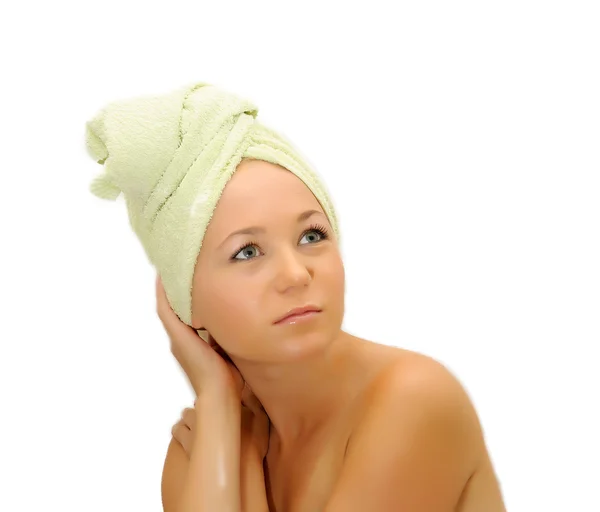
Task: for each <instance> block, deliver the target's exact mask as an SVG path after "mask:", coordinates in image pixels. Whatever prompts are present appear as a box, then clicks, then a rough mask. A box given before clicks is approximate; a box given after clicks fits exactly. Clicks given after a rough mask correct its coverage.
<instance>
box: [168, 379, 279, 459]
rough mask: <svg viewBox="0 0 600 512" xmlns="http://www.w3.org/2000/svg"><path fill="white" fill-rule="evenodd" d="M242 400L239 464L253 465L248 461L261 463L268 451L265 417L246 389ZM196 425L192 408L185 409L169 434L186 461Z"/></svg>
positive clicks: (268, 423) (252, 395)
mask: <svg viewBox="0 0 600 512" xmlns="http://www.w3.org/2000/svg"><path fill="white" fill-rule="evenodd" d="M242 400H243V402H242V424H241V436H242V437H241V445H240V454H241V455H240V458H241V461H240V463H242V464H243V463H245V462H248V463H251V462H254V461H253V460H252V458H255V460H257V461H259V462H260V463H262V461H263V459H264V458H265V456H266V455H267V451H268V449H269V431H270V430H269V429H270V421H269V417H268V416H267V413H266V412H265V410H264V409H263V407H262V404H261V403H260V401H259V400H258V398H256V396H255V395H254V394H253V393H252V391H251V390H250V388H249V387H247V386H246V387H245V388H244V391H243V394H242ZM196 421H197V419H196V410H195V409H194V407H186V408H185V409H184V410H183V411H182V413H181V418H180V419H179V421H178V422H177V423H175V425H173V427H172V428H171V434H172V435H173V437H174V438H175V439H176V440H177V441H178V442H179V444H180V445H181V446H182V447H183V449H184V451H185V453H186V454H187V456H188V458H189V457H190V456H191V454H192V448H193V444H194V432H195V430H196V427H197V426H196Z"/></svg>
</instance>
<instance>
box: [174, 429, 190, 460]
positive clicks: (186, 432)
mask: <svg viewBox="0 0 600 512" xmlns="http://www.w3.org/2000/svg"><path fill="white" fill-rule="evenodd" d="M171 435H172V436H173V438H174V439H175V440H176V441H177V442H178V443H179V444H180V445H181V446H182V448H183V451H185V453H187V455H188V457H189V456H190V454H191V453H192V442H193V440H194V438H193V434H192V431H191V430H190V429H189V428H187V425H185V424H184V423H183V421H179V422H177V423H176V424H175V425H173V428H172V429H171Z"/></svg>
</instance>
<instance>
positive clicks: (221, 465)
mask: <svg viewBox="0 0 600 512" xmlns="http://www.w3.org/2000/svg"><path fill="white" fill-rule="evenodd" d="M196 415H197V421H196V425H197V426H198V428H197V429H196V433H195V437H194V442H193V445H192V453H191V456H190V461H189V465H188V470H187V474H186V476H185V483H184V485H183V491H182V495H181V498H180V500H179V506H178V509H179V510H178V512H216V511H218V512H240V511H241V496H240V421H241V403H240V400H239V398H235V397H234V396H233V395H232V394H229V393H218V392H207V393H204V394H201V395H200V396H198V398H197V399H196ZM263 483H264V482H263Z"/></svg>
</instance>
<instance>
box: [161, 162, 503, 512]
mask: <svg viewBox="0 0 600 512" xmlns="http://www.w3.org/2000/svg"><path fill="white" fill-rule="evenodd" d="M306 211H315V212H316V213H312V214H311V215H310V216H309V217H304V218H303V219H302V220H300V221H298V217H299V214H301V213H303V212H306ZM313 225H316V229H317V231H315V226H313ZM248 226H259V227H262V228H264V229H263V231H262V232H255V233H253V234H238V235H234V236H229V235H230V234H231V233H232V232H233V231H235V230H238V229H241V228H245V227H248ZM321 228H325V231H326V232H327V235H326V236H323V234H322V231H320V229H321ZM365 243H367V244H368V243H369V241H368V240H366V242H365ZM247 244H250V245H248V246H247V247H246V248H245V249H244V250H242V251H240V249H241V247H242V246H244V245H247ZM344 293H345V274H344V266H343V263H342V259H341V255H340V251H339V246H338V244H337V240H336V239H335V236H334V233H333V230H332V228H331V226H330V224H329V222H328V220H327V217H326V216H325V214H324V212H323V209H322V208H321V207H320V205H319V203H318V201H317V200H316V199H315V197H314V196H313V195H312V193H311V192H310V190H309V189H308V188H307V187H306V186H305V185H304V184H303V183H302V181H301V180H300V179H299V178H297V177H296V176H295V175H293V174H292V173H290V172H289V171H287V170H285V169H283V168H281V167H279V166H277V165H274V164H270V163H268V162H264V161H257V160H248V159H247V160H243V161H242V162H241V163H240V165H239V166H238V169H237V171H236V173H235V174H234V175H233V177H232V179H231V180H230V181H229V183H228V184H227V186H226V187H225V190H224V192H223V194H222V196H221V199H220V201H219V203H218V205H217V208H216V209H215V212H214V215H213V218H212V219H211V223H210V224H209V226H208V229H207V232H206V235H205V238H204V242H203V247H202V250H201V252H200V255H199V257H198V261H197V264H196V268H195V272H194V277H193V288H192V324H193V327H194V328H195V329H200V328H205V329H206V330H207V331H208V332H209V333H210V335H211V336H212V338H213V339H215V340H216V342H217V343H218V345H219V346H220V347H222V349H223V351H224V352H225V353H226V354H227V356H228V358H229V359H230V360H231V362H232V363H233V364H234V366H235V368H236V369H237V370H238V371H239V374H240V376H242V378H243V381H244V383H245V384H246V385H247V386H248V387H249V388H250V389H251V390H252V392H253V395H254V396H255V397H256V398H257V400H258V401H259V402H260V404H261V406H262V409H263V410H264V411H265V412H266V414H267V416H268V418H269V421H270V429H269V443H268V452H267V456H266V457H265V459H264V463H265V465H264V467H263V466H260V467H259V465H258V464H257V463H256V460H254V462H253V464H251V465H249V467H250V468H251V469H252V471H251V473H252V474H253V477H254V481H259V484H257V485H256V486H255V487H256V488H258V489H261V486H263V485H264V486H265V488H270V491H269V493H268V494H269V496H268V497H269V504H268V507H269V508H262V512H265V510H271V511H272V512H274V511H277V512H282V511H283V512H304V511H306V512H314V510H323V511H325V512H353V511H355V510H356V511H361V512H362V511H364V510H378V511H381V512H385V511H390V512H391V511H396V510H407V511H408V510H410V511H411V512H412V511H415V512H450V511H460V512H479V511H482V510H486V511H489V512H502V511H504V510H505V508H504V505H503V503H502V497H501V493H500V488H499V484H498V481H497V479H496V477H495V473H494V471H493V468H492V466H491V462H490V459H489V455H488V453H487V449H486V446H485V442H484V437H483V433H482V431H481V426H480V423H479V420H478V418H477V414H476V412H475V410H474V408H473V405H472V403H471V401H470V399H469V397H468V395H467V394H466V392H465V390H464V389H463V387H462V386H461V384H460V382H459V381H458V380H457V379H456V378H455V377H454V376H453V375H452V374H451V373H450V372H449V371H448V370H447V369H446V368H445V367H444V366H443V365H441V364H440V363H438V362H437V361H435V360H433V359H431V358H429V357H426V356H423V355H420V354H416V353H412V352H409V351H405V350H402V349H397V348H395V347H387V346H383V345H379V344H375V343H373V342H369V341H367V340H363V339H361V338H357V337H355V336H352V335H350V334H349V333H347V332H345V331H343V330H342V329H341V324H342V320H343V314H344ZM307 303H314V304H316V305H318V306H319V307H320V308H321V309H322V312H321V313H319V315H317V317H316V318H315V319H314V320H312V321H310V322H305V323H303V324H297V325H284V326H282V325H273V321H274V320H275V319H276V318H278V317H280V316H281V315H282V314H284V313H285V312H286V311H288V310H289V309H291V308H292V307H296V306H300V305H304V304H307ZM188 334H189V333H188ZM184 371H185V369H184ZM190 371H191V370H190ZM186 373H187V372H186ZM207 402H208V403H209V404H210V406H211V407H212V409H210V408H209V407H208V406H206V407H205V409H204V411H205V412H201V411H200V410H199V408H198V404H196V407H195V415H196V427H197V428H196V434H195V435H194V434H192V436H193V439H194V443H192V448H191V458H190V459H189V460H188V456H187V455H186V451H185V449H184V448H183V446H182V445H181V444H180V443H179V442H178V441H177V439H175V438H173V440H172V441H171V444H170V445H169V449H168V453H167V457H166V460H165V468H164V470H163V506H164V509H165V511H166V512H178V511H180V510H183V508H181V507H180V505H179V504H178V503H176V500H177V495H178V493H180V492H181V482H182V480H186V478H187V480H186V481H187V482H188V484H189V485H192V483H193V484H194V485H196V489H197V488H199V487H202V483H201V482H199V480H201V479H203V478H205V477H206V474H207V471H208V467H209V466H206V468H207V469H206V470H205V472H204V473H202V472H200V471H198V472H196V473H195V476H194V479H190V471H192V470H191V469H190V467H191V465H192V460H194V457H195V460H196V464H197V465H200V464H201V462H198V461H200V460H201V459H202V457H203V456H206V457H207V458H208V459H210V457H211V455H210V453H205V454H202V453H199V451H198V445H197V439H198V438H199V435H200V434H199V433H200V432H202V431H203V430H204V435H205V438H206V439H213V440H216V442H230V443H231V444H235V443H236V441H235V439H234V437H235V435H236V433H235V430H234V429H229V432H228V433H227V428H220V429H219V428H217V425H219V423H218V422H219V421H221V422H224V421H225V419H224V418H227V417H228V416H227V415H228V414H229V416H230V417H231V418H236V416H235V414H234V413H231V412H224V411H220V412H219V413H217V419H216V420H215V410H216V409H219V405H218V404H219V402H218V401H217V400H215V399H211V400H208V401H207ZM233 402H234V401H233V400H232V401H230V402H228V403H230V404H231V406H230V407H231V408H232V409H233V408H234V406H233ZM202 403H204V404H205V405H206V403H205V402H202V401H201V404H202ZM237 406H238V407H239V403H238V404H237ZM227 407H229V406H227ZM227 407H223V409H224V410H227ZM208 411H211V418H210V419H209V418H208V417H207V414H208ZM348 411H355V412H356V414H354V415H352V418H354V419H353V420H352V421H351V422H344V425H347V426H348V425H349V426H350V427H351V428H349V429H348V431H349V432H347V431H346V430H343V429H341V428H340V427H338V426H337V425H338V424H340V421H339V420H340V418H346V416H345V414H347V412H348ZM221 413H222V414H221ZM348 417H350V416H348ZM240 419H241V417H240ZM215 421H216V423H215ZM236 421H238V422H240V420H236ZM211 422H213V423H211ZM223 426H224V423H222V424H220V427H223ZM238 426H239V425H238ZM211 429H212V430H211ZM190 431H191V432H193V428H192V429H191V430H190ZM227 435H230V436H233V437H230V438H229V441H227V440H226V439H227ZM237 435H238V436H240V435H241V434H240V433H238V434H237ZM344 436H348V438H347V443H344V446H345V450H344V451H343V453H342V455H343V464H341V466H340V467H339V468H338V469H337V470H336V472H335V479H334V482H333V483H332V484H331V485H328V486H327V489H324V488H322V486H321V484H322V482H319V481H317V482H311V483H310V485H309V484H307V483H306V478H300V477H302V476H304V477H306V476H307V475H309V474H310V473H311V471H312V466H311V465H310V464H309V463H308V459H306V454H307V453H310V452H311V448H314V451H315V453H317V454H318V453H321V452H323V453H325V451H326V450H327V447H328V446H333V445H334V444H335V441H336V440H337V441H339V440H340V439H342V440H346V438H345V437H344ZM224 439H225V441H223V440H224ZM324 440H327V442H324ZM207 449H209V446H208V444H207ZM238 453H241V451H240V452H238ZM303 460H305V461H306V464H303V463H302V461H303ZM288 461H296V463H295V464H292V463H290V462H288ZM311 463H312V464H314V461H311ZM243 467H244V464H243V463H242V464H241V465H238V472H239V470H240V468H241V471H242V473H244V469H243ZM231 468H233V469H231ZM231 468H230V469H231V471H232V472H235V468H234V466H233V465H232V466H231ZM213 469H214V466H213ZM263 469H267V471H266V472H264V471H263ZM332 471H333V470H332ZM332 471H329V474H333V473H332ZM269 474H271V475H273V476H272V477H269V476H268V475H269ZM292 474H294V478H291V477H290V478H283V477H284V476H287V475H292ZM297 475H299V476H298V477H297ZM261 478H262V479H263V480H262V481H260V479H261ZM323 485H324V484H323ZM239 486H240V490H241V493H242V494H243V492H244V491H243V488H244V482H243V480H242V481H240V482H239ZM260 494H262V489H261V492H260ZM198 499H201V497H198ZM262 499H263V496H259V497H258V498H257V501H256V502H251V500H252V498H248V500H250V501H248V502H244V499H240V501H241V503H240V504H239V506H238V508H237V509H236V510H256V511H257V512H258V510H261V508H260V507H264V501H258V500H262ZM233 501H235V500H233ZM174 503H175V504H174ZM191 506H192V505H191V501H190V507H191ZM192 509H193V508H189V510H192ZM196 510H203V508H196ZM207 510H208V509H207ZM228 510H229V509H228ZM231 510H233V508H232V509H231Z"/></svg>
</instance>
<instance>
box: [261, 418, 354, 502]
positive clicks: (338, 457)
mask: <svg viewBox="0 0 600 512" xmlns="http://www.w3.org/2000/svg"><path fill="white" fill-rule="evenodd" d="M348 437H349V432H345V431H341V430H340V431H338V432H336V434H335V435H333V436H330V437H329V438H328V439H327V440H326V441H322V442H320V443H316V444H314V445H312V446H307V447H306V448H305V449H303V450H302V451H301V452H300V453H297V454H295V455H294V456H290V457H288V458H287V459H277V460H276V459H275V457H271V458H270V457H269V454H267V457H266V459H265V487H266V491H267V499H268V502H269V511H270V512H315V511H317V510H322V509H323V508H324V507H325V504H326V503H327V500H328V499H329V497H330V495H331V493H332V491H333V487H334V485H335V483H336V481H337V479H338V477H339V474H340V472H341V469H342V466H343V463H344V454H345V450H346V445H347V441H348Z"/></svg>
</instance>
